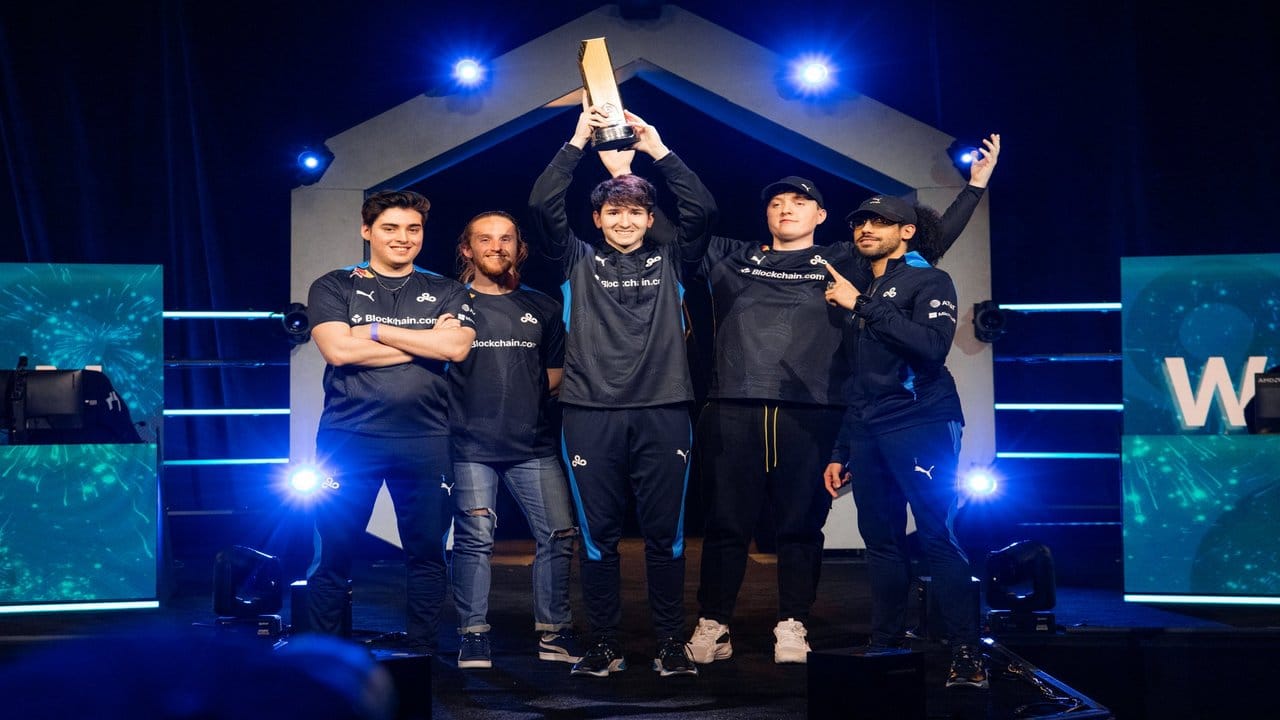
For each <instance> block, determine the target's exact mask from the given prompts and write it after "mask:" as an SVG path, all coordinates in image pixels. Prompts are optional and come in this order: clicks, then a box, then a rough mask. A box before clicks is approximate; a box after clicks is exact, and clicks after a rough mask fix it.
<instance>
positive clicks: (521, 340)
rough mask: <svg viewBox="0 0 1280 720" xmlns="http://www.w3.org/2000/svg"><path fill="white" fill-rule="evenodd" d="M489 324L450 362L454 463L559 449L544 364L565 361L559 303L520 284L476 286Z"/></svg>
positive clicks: (474, 296)
mask: <svg viewBox="0 0 1280 720" xmlns="http://www.w3.org/2000/svg"><path fill="white" fill-rule="evenodd" d="M471 304H472V306H473V307H474V308H475V310H476V312H477V313H480V314H481V315H483V316H484V325H483V327H482V328H481V330H480V331H479V332H477V333H476V339H475V341H474V342H473V343H472V344H471V354H470V355H468V356H467V359H466V360H463V361H462V362H458V363H453V364H452V365H450V366H449V373H448V377H449V391H450V392H449V419H450V424H451V425H452V427H453V432H452V436H453V459H454V460H455V461H457V462H482V463H494V462H522V461H524V460H532V459H534V458H540V457H547V456H549V455H555V454H557V448H558V447H559V439H558V438H557V437H556V434H555V432H554V429H553V428H552V426H551V423H550V421H549V419H548V415H549V413H550V411H551V403H552V402H553V400H552V399H551V395H550V392H549V391H548V386H547V368H560V367H563V366H564V323H563V320H562V319H561V309H560V303H558V302H556V301H555V300H553V299H552V298H550V297H547V296H546V295H544V294H542V293H540V292H538V291H537V290H534V289H532V288H529V287H526V286H524V285H521V286H520V287H519V288H518V289H516V290H515V291H513V292H510V293H507V294H505V295H488V294H485V293H478V292H475V291H474V290H473V291H471Z"/></svg>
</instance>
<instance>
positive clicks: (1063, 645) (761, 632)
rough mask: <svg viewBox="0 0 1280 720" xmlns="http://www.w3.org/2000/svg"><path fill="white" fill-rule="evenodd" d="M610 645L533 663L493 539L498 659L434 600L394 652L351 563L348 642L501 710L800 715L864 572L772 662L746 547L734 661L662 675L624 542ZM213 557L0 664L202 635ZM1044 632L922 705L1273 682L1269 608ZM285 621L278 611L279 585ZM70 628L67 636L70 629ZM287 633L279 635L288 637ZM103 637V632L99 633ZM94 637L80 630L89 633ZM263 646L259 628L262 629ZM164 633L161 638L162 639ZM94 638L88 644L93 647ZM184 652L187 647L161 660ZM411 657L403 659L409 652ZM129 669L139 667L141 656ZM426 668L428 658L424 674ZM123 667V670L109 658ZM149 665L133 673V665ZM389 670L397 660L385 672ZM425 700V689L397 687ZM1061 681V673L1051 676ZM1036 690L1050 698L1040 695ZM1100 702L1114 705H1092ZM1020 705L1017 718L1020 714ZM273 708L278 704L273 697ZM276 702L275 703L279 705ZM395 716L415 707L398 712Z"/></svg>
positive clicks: (1030, 708) (1131, 709)
mask: <svg viewBox="0 0 1280 720" xmlns="http://www.w3.org/2000/svg"><path fill="white" fill-rule="evenodd" d="M624 545H625V547H624V558H623V573H624V576H625V579H624V587H623V599H624V608H623V624H624V636H623V641H624V644H625V647H626V651H627V662H628V666H629V667H628V669H627V670H626V671H625V672H622V673H618V674H615V675H612V676H610V677H608V678H602V679H597V678H582V677H571V676H570V675H569V666H568V665H566V664H561V663H549V662H544V661H539V660H538V659H537V654H536V636H535V635H534V633H533V632H532V619H531V614H530V602H529V584H530V568H529V563H530V562H531V560H532V544H531V542H529V541H524V540H507V541H501V542H500V543H499V547H498V548H497V551H496V553H495V556H494V577H493V593H492V596H491V611H490V616H489V620H490V623H491V625H492V626H493V631H492V638H493V645H494V658H493V661H494V667H493V668H492V669H491V670H466V671H463V670H459V669H458V668H457V666H456V663H455V655H456V652H457V647H458V640H457V636H456V635H455V634H454V633H453V632H452V628H453V624H454V615H453V609H452V606H451V603H447V604H446V608H445V614H444V620H443V623H442V629H441V653H440V655H439V656H438V657H437V658H435V659H432V660H426V659H412V658H409V659H406V658H404V657H403V656H400V655H398V653H397V652H396V641H397V637H396V635H395V633H396V631H397V630H399V629H402V624H401V623H402V620H401V617H402V616H401V609H400V607H401V599H402V597H403V567H402V566H401V565H400V564H399V563H398V562H396V561H395V560H394V559H392V558H391V556H388V558H387V559H384V560H373V561H367V562H364V563H362V564H360V565H359V567H358V571H357V578H356V585H355V605H354V610H353V623H352V625H353V628H354V640H356V641H357V642H359V643H361V644H362V645H363V646H364V647H365V648H367V649H368V650H370V651H371V652H373V654H374V655H375V657H377V658H378V659H379V660H380V661H383V662H384V663H390V664H394V663H396V662H399V663H400V668H399V671H400V672H401V673H403V671H404V670H405V669H406V668H407V669H409V671H410V673H411V676H414V677H424V678H425V675H427V674H429V675H430V677H431V693H430V708H431V717H435V718H442V719H464V718H500V719H509V720H515V719H517V718H519V719H526V718H637V719H639V718H644V719H649V718H654V719H656V718H688V717H690V716H694V715H697V716H699V717H701V718H704V719H706V720H712V719H715V718H726V719H727V718H735V719H736V718H760V719H764V718H803V717H806V716H808V715H809V713H810V711H811V710H813V711H815V712H816V711H817V710H818V709H821V708H817V707H814V708H811V707H810V700H811V698H810V692H809V687H810V674H811V673H814V672H826V670H815V668H820V667H823V666H824V661H826V662H825V665H826V666H830V665H831V663H830V662H829V661H830V658H831V657H838V656H839V655H840V653H839V651H840V650H841V649H843V648H849V647H852V646H855V645H858V644H859V643H861V642H864V641H865V635H864V633H865V632H866V630H867V620H868V616H869V607H868V602H869V601H868V592H867V587H866V577H865V576H866V569H865V565H864V564H863V562H862V561H861V558H860V557H858V556H857V555H856V554H849V555H847V556H839V557H836V556H833V557H829V558H828V559H827V560H826V561H825V562H824V567H823V576H822V581H821V585H820V589H819V600H818V604H817V606H816V607H815V608H814V616H813V618H812V620H811V622H810V623H809V626H808V627H809V640H810V644H811V646H812V648H813V651H814V653H815V655H822V656H823V658H818V659H812V660H811V663H810V665H809V666H807V667H806V666H804V665H775V664H774V663H773V662H772V634H771V630H772V627H773V624H774V622H775V618H774V614H773V613H774V610H773V608H774V604H775V598H774V594H775V593H774V582H773V577H774V571H775V566H774V565H773V563H772V556H770V555H753V556H752V559H751V562H750V564H749V567H748V571H747V578H746V585H745V587H744V589H743V592H742V594H741V598H740V601H739V607H738V612H737V618H736V619H735V621H734V623H733V624H732V628H733V645H734V656H733V658H732V659H731V660H728V661H722V662H717V663H714V664H712V665H709V666H701V667H700V670H701V674H700V675H699V676H698V677H696V678H693V677H674V678H660V677H659V676H658V675H657V673H655V672H653V671H652V670H651V669H650V660H651V653H652V652H653V647H652V646H653V644H654V640H653V638H652V637H651V634H650V632H649V631H648V626H649V621H648V613H647V610H646V608H645V603H644V597H645V593H644V587H643V563H642V548H641V545H640V541H639V540H635V539H629V540H627V541H625V542H624ZM700 545H701V543H700V540H699V539H697V538H694V539H691V540H690V542H689V546H688V551H689V565H688V568H689V571H688V573H687V581H686V589H687V590H686V602H687V607H688V608H689V617H688V620H689V624H690V626H692V625H693V624H694V623H696V617H695V616H694V613H695V612H696V609H695V606H694V598H695V595H696V584H697V583H696V580H697V567H698V558H699V550H700ZM211 579H212V557H210V558H209V560H208V562H207V563H206V562H201V561H198V560H187V561H184V562H183V563H182V564H181V566H180V567H177V568H176V569H175V572H174V574H173V576H172V592H171V596H170V597H169V598H168V599H167V600H166V601H165V602H164V603H163V604H162V607H161V609H159V610H153V611H132V612H120V613H115V614H87V613H68V614H61V615H23V616H10V617H7V618H6V619H5V622H4V624H3V631H2V634H0V661H2V662H3V663H5V665H4V666H0V669H3V667H5V666H12V667H20V666H21V665H22V664H23V663H24V662H26V661H27V659H28V658H29V657H32V656H38V654H39V653H40V652H42V651H46V652H47V651H49V650H50V649H52V648H56V647H57V646H58V645H60V644H68V643H74V642H81V643H83V642H84V640H83V639H84V638H90V639H92V638H95V637H104V638H110V637H119V636H120V635H123V634H128V635H130V636H133V637H137V636H146V635H153V636H157V637H160V636H164V637H167V638H171V639H172V638H176V639H178V640H179V641H180V640H181V638H192V639H193V640H195V639H201V640H203V639H207V638H208V637H209V636H212V635H215V634H217V633H225V632H227V631H226V630H218V629H215V622H214V621H215V618H214V615H213V611H212V602H211ZM573 601H574V606H575V611H576V612H575V615H576V617H577V618H579V619H581V618H582V617H583V616H584V614H583V613H582V612H581V608H580V603H581V596H580V594H579V592H578V588H577V572H576V569H575V572H574V591H573ZM1055 612H1056V619H1057V622H1058V624H1059V628H1058V630H1057V632H1053V633H1030V634H1021V635H1018V634H1009V635H1006V636H996V637H993V638H992V640H993V642H994V643H995V644H994V645H993V647H992V648H991V652H992V655H993V659H994V660H996V662H992V664H991V665H992V667H991V675H992V689H991V691H990V692H986V693H983V692H980V691H972V690H945V689H944V688H943V673H944V672H945V667H946V663H945V661H946V655H945V652H946V651H945V649H944V648H940V647H938V646H936V645H935V644H933V643H928V642H924V641H921V642H918V643H917V644H916V647H917V649H920V650H922V651H923V652H924V659H925V668H926V671H925V688H926V692H925V709H926V712H927V717H939V718H943V717H955V718H993V719H996V718H1013V717H1054V716H1057V715H1055V713H1060V712H1061V711H1062V710H1063V709H1065V706H1062V705H1060V706H1058V707H1057V709H1056V710H1055V706H1054V704H1053V703H1052V702H1046V700H1048V699H1049V694H1052V693H1053V692H1056V693H1057V694H1058V695H1059V696H1060V697H1067V696H1070V695H1072V694H1073V693H1074V696H1075V697H1077V698H1084V700H1085V701H1088V702H1091V703H1092V704H1091V705H1090V704H1087V703H1086V704H1082V705H1081V706H1079V707H1078V708H1077V709H1076V711H1075V712H1072V713H1068V714H1066V715H1063V716H1064V717H1111V716H1114V717H1118V718H1143V717H1146V718H1209V717H1246V716H1260V715H1261V714H1263V713H1264V712H1265V710H1264V709H1263V708H1265V703H1266V699H1267V696H1266V695H1264V693H1267V692H1268V691H1269V687H1268V685H1267V684H1266V682H1265V678H1264V677H1263V675H1262V673H1263V672H1264V670H1265V667H1266V665H1267V663H1266V660H1267V659H1269V658H1273V657H1274V656H1275V653H1276V650H1277V649H1278V648H1280V627H1277V626H1278V625H1280V610H1274V609H1270V610H1268V609H1256V608H1255V609H1246V608H1226V607H1212V608H1210V607H1203V606H1202V607H1198V608H1187V607H1177V608H1175V607H1172V606H1162V607H1154V606H1150V605H1137V604H1133V603H1124V602H1123V601H1122V599H1121V593H1120V590H1119V588H1073V587H1069V586H1060V587H1059V588H1058V603H1057V607H1056V608H1055ZM283 615H284V619H285V621H286V622H287V621H288V620H289V608H288V601H287V598H286V602H285V608H284V610H283ZM76 638H80V640H76ZM285 640H286V641H287V638H285ZM106 641H107V640H104V642H106ZM90 642H91V641H90ZM261 642H262V643H263V644H264V646H270V645H271V644H272V641H270V640H262V641H261ZM166 646H167V644H166ZM88 647H92V644H90V645H88ZM1010 656H1012V657H1014V658H1017V659H1020V660H1024V661H1026V662H1027V663H1031V664H1034V667H1035V668H1038V670H1039V671H1040V674H1039V675H1038V676H1037V677H1040V678H1042V679H1044V678H1047V681H1043V682H1042V683H1041V684H1042V685H1048V686H1049V688H1050V690H1049V691H1046V690H1045V689H1044V688H1043V687H1040V688H1038V687H1036V683H1035V682H1034V681H1028V680H1027V678H1025V677H1016V676H1013V675H1011V674H1009V673H1008V672H1007V663H1006V662H1004V661H1006V660H1007V659H1008V658H1009V657H1010ZM157 660H158V662H159V664H167V663H168V662H173V663H182V662H183V661H184V659H183V658H182V657H174V658H170V659H168V660H166V659H164V658H158V659H157ZM407 660H411V661H412V662H407ZM142 667H144V668H145V667H147V665H143V666H142ZM427 668H429V670H428V669H427ZM107 671H108V670H106V669H103V668H101V667H90V668H88V669H87V670H76V669H75V667H74V666H70V667H68V670H67V673H66V677H64V678H62V679H60V681H59V682H61V683H62V687H64V688H65V689H66V691H68V692H73V693H74V692H76V689H77V687H78V683H81V684H82V685H83V687H84V688H86V689H91V688H92V687H94V685H93V682H92V680H93V677H94V675H95V674H96V673H99V672H107ZM109 671H110V672H113V673H127V672H130V670H129V669H128V668H127V667H120V668H116V669H110V670H109ZM143 671H145V670H143ZM393 671H394V670H393ZM397 680H398V681H400V685H401V689H402V691H403V690H405V689H409V690H410V691H412V692H416V693H417V700H416V702H419V703H424V702H425V698H426V695H425V694H424V693H422V690H424V689H425V688H422V687H413V686H412V685H404V683H405V680H404V678H403V677H402V676H400V675H398V676H397ZM815 680H819V681H820V682H821V683H822V685H823V687H825V688H826V692H825V694H826V695H828V696H830V695H831V692H832V691H834V693H835V696H836V697H843V704H842V706H841V707H839V708H838V709H839V710H840V712H842V713H844V714H843V716H844V717H866V716H868V715H867V708H869V707H871V706H873V705H875V704H876V703H878V702H879V703H887V704H889V705H890V706H892V705H893V704H894V703H898V704H900V705H901V706H902V708H903V713H902V714H898V715H896V716H897V717H908V716H909V715H908V714H906V710H907V708H909V707H911V706H912V700H913V698H911V697H902V698H894V697H871V696H870V695H868V694H866V693H865V692H863V693H855V692H853V691H852V688H853V687H854V686H855V685H856V684H857V682H856V681H857V678H849V677H843V678H841V677H837V678H833V679H832V681H831V682H830V683H828V682H827V681H826V680H825V678H819V677H815ZM1055 683H1056V684H1055ZM1047 692H1048V693H1049V694H1046V693H1047ZM1098 707H1103V708H1105V709H1106V710H1109V711H1110V712H1102V711H1092V712H1091V711H1090V708H1098ZM1020 708H1021V714H1018V713H1019V709H1020ZM280 710H284V709H283V708H281V709H280ZM286 714H287V712H286ZM405 716H412V715H408V714H406V715H405Z"/></svg>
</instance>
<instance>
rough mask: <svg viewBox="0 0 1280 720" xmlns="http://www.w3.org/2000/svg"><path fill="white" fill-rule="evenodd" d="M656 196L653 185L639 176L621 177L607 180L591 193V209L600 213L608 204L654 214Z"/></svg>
mask: <svg viewBox="0 0 1280 720" xmlns="http://www.w3.org/2000/svg"><path fill="white" fill-rule="evenodd" d="M656 194H657V191H655V190H654V189H653V183H651V182H649V181H648V180H645V179H644V178H642V177H640V176H639V175H619V176H618V177H615V178H609V179H608V180H605V181H604V182H602V183H600V184H599V185H597V186H596V187H595V189H594V190H592V191H591V209H592V210H593V211H595V212H600V208H602V207H604V206H605V204H606V203H608V204H609V205H616V206H618V207H635V206H639V207H642V208H644V209H645V210H646V211H648V212H653V202H654V201H653V199H654V196H655V195H656Z"/></svg>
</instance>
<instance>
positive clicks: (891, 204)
mask: <svg viewBox="0 0 1280 720" xmlns="http://www.w3.org/2000/svg"><path fill="white" fill-rule="evenodd" d="M869 215H879V216H880V217H882V218H887V219H889V220H892V221H894V222H898V223H902V224H904V225H915V224H916V209H915V208H914V207H912V206H911V203H909V202H907V201H906V200H903V199H902V198H900V197H894V196H892V195H876V196H875V197H872V198H867V199H866V200H863V201H862V204H861V205H859V206H858V209H857V210H854V211H853V212H851V213H849V214H848V215H847V216H845V221H846V222H853V221H854V220H857V219H860V218H865V217H867V216H869Z"/></svg>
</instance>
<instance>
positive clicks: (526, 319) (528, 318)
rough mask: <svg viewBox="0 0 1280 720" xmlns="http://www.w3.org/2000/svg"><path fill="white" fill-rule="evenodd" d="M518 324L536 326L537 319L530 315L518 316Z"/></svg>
mask: <svg viewBox="0 0 1280 720" xmlns="http://www.w3.org/2000/svg"><path fill="white" fill-rule="evenodd" d="M520 322H522V323H529V324H532V325H537V324H538V318H536V317H534V316H533V314H532V313H525V314H524V315H521V316H520Z"/></svg>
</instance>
